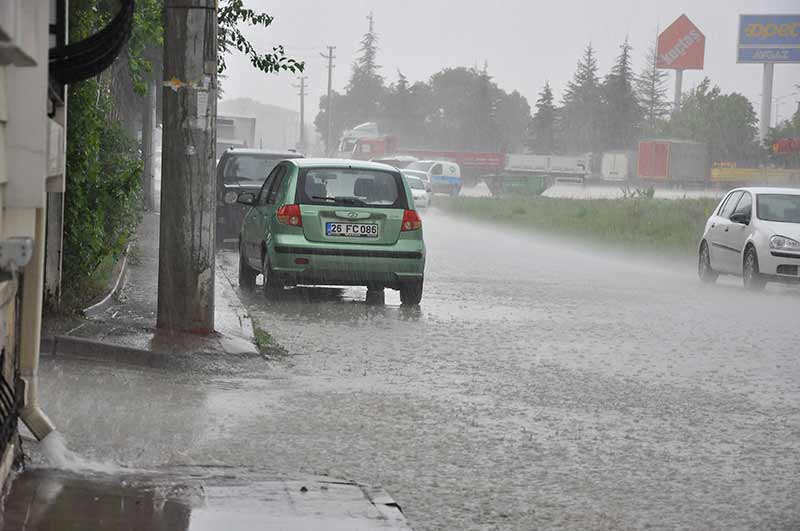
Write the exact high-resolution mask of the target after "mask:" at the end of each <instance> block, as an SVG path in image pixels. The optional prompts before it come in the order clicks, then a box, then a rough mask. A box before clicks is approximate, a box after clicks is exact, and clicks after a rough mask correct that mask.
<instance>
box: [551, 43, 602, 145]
mask: <svg viewBox="0 0 800 531" xmlns="http://www.w3.org/2000/svg"><path fill="white" fill-rule="evenodd" d="M560 114H561V124H562V126H561V129H562V131H561V132H562V134H563V141H564V147H565V149H566V150H567V151H568V152H571V153H582V152H587V151H602V148H603V147H605V146H604V145H603V144H604V143H603V136H602V135H603V133H602V119H603V101H602V91H601V87H600V81H599V79H598V77H597V58H596V57H595V54H594V49H593V48H592V45H591V43H590V44H589V45H588V46H587V47H586V50H585V52H584V54H583V58H582V59H581V61H579V62H578V69H577V70H576V72H575V75H574V77H573V79H572V81H570V82H569V83H568V84H567V89H566V90H565V92H564V98H563V106H562V109H561V113H560Z"/></svg>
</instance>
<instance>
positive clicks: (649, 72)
mask: <svg viewBox="0 0 800 531" xmlns="http://www.w3.org/2000/svg"><path fill="white" fill-rule="evenodd" d="M656 60H657V56H656V47H655V45H651V46H650V48H649V49H648V51H647V56H646V57H645V65H644V67H643V68H642V71H641V73H640V74H639V76H638V77H637V78H636V93H637V96H638V97H639V102H640V103H641V105H642V111H643V113H644V127H645V133H646V134H647V135H653V134H655V133H656V132H657V131H658V130H660V129H661V128H662V124H663V120H665V119H666V118H667V116H669V110H670V104H669V101H668V100H667V77H668V76H669V74H668V73H667V72H666V71H664V70H661V69H659V68H658V67H656Z"/></svg>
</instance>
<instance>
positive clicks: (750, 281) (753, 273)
mask: <svg viewBox="0 0 800 531" xmlns="http://www.w3.org/2000/svg"><path fill="white" fill-rule="evenodd" d="M742 281H743V282H744V287H745V289H747V290H749V291H761V290H763V289H764V286H766V285H767V281H766V280H764V277H762V276H761V271H760V270H759V269H758V254H756V250H755V248H754V247H753V246H749V247H748V248H747V250H746V251H745V252H744V261H743V264H742Z"/></svg>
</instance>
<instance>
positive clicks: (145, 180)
mask: <svg viewBox="0 0 800 531" xmlns="http://www.w3.org/2000/svg"><path fill="white" fill-rule="evenodd" d="M155 126H156V84H155V83H154V82H150V83H148V84H147V94H146V95H145V97H144V105H142V162H143V163H144V164H143V166H144V168H143V170H142V191H143V192H144V207H145V208H146V209H147V210H148V211H150V212H152V211H153V210H155V198H154V193H155V186H154V183H153V177H154V172H153V162H154V160H153V156H154V155H153V131H154V130H155Z"/></svg>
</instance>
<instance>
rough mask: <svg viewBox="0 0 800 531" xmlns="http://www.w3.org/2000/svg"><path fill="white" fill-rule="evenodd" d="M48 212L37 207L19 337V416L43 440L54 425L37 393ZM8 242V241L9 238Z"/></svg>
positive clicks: (25, 278)
mask: <svg viewBox="0 0 800 531" xmlns="http://www.w3.org/2000/svg"><path fill="white" fill-rule="evenodd" d="M44 220H45V212H44V209H43V208H37V209H36V232H35V235H34V239H33V240H32V241H31V240H30V239H29V238H24V239H22V238H21V239H20V240H27V241H28V245H29V248H30V249H31V254H30V255H29V261H28V263H27V265H25V264H19V266H20V267H22V266H23V265H24V270H23V271H24V276H23V278H22V312H21V319H22V321H21V324H22V326H21V327H20V328H21V330H22V335H21V337H20V342H19V345H20V351H19V372H20V378H21V379H22V383H23V395H22V399H23V402H22V407H21V408H20V410H19V417H20V419H22V422H24V423H25V425H26V426H27V427H28V429H29V430H31V433H33V435H34V436H35V437H36V439H37V440H39V441H41V440H42V439H44V438H45V437H47V435H49V434H50V432H52V431H54V430H55V426H54V425H53V423H52V422H51V421H50V419H49V418H47V415H45V414H44V411H42V408H41V407H39V400H38V396H37V393H36V391H37V380H38V376H37V375H38V372H39V347H40V344H41V339H42V293H43V291H44V239H45V221H44ZM6 241H8V240H6Z"/></svg>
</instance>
